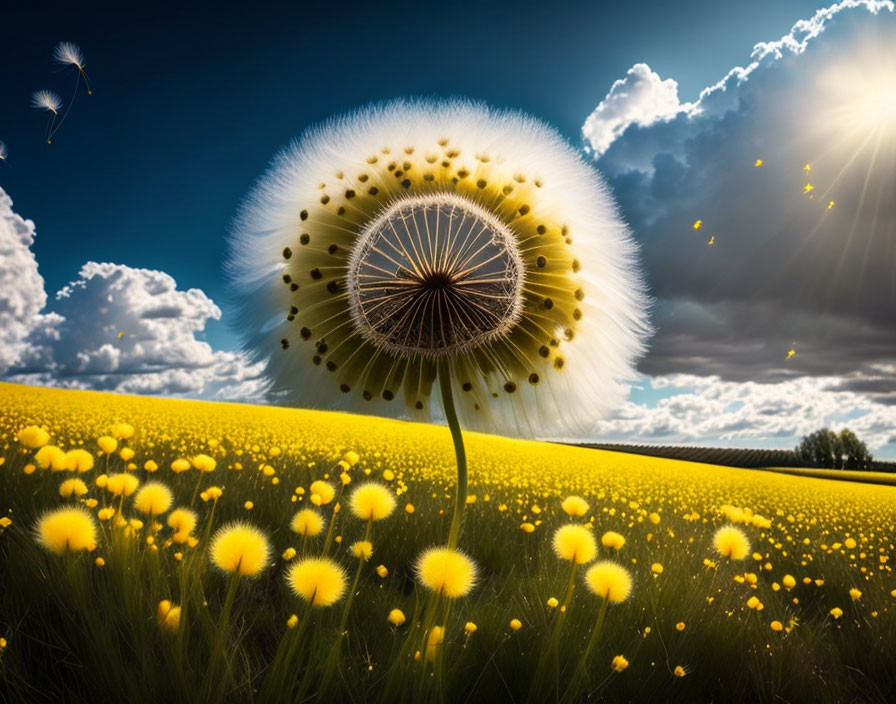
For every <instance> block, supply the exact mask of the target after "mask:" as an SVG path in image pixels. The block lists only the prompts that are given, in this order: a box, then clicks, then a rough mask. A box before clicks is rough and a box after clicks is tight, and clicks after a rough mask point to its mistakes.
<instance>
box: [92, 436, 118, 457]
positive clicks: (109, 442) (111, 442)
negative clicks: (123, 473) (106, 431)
mask: <svg viewBox="0 0 896 704" xmlns="http://www.w3.org/2000/svg"><path fill="white" fill-rule="evenodd" d="M96 444H97V447H99V448H100V449H101V450H102V451H103V452H105V453H106V454H107V455H111V454H112V453H113V452H115V450H117V449H118V440H116V439H115V438H113V437H110V436H109V435H103V436H102V437H99V438H97V439H96Z"/></svg>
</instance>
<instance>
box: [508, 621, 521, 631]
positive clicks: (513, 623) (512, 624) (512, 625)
mask: <svg viewBox="0 0 896 704" xmlns="http://www.w3.org/2000/svg"><path fill="white" fill-rule="evenodd" d="M509 626H510V630H511V631H518V630H520V629H521V628H522V627H523V623H522V621H520V620H519V619H518V618H512V619H510V624H509Z"/></svg>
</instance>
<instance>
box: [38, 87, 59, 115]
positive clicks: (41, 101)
mask: <svg viewBox="0 0 896 704" xmlns="http://www.w3.org/2000/svg"><path fill="white" fill-rule="evenodd" d="M31 107H34V108H37V109H39V110H49V111H50V112H52V113H57V112H59V110H60V109H61V108H62V98H60V97H59V96H58V95H56V93H54V92H53V91H51V90H39V91H37V92H35V93H34V94H32V96H31Z"/></svg>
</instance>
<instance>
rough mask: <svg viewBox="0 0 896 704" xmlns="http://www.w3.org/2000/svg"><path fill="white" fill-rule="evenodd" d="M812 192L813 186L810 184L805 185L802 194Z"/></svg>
mask: <svg viewBox="0 0 896 704" xmlns="http://www.w3.org/2000/svg"><path fill="white" fill-rule="evenodd" d="M814 190H815V186H813V185H812V184H811V183H807V184H806V185H805V186H803V193H811V192H812V191H814Z"/></svg>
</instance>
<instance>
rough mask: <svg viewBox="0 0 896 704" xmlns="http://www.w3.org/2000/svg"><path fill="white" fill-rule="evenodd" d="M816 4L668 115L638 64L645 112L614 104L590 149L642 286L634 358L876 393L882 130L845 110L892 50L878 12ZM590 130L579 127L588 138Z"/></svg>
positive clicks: (892, 237)
mask: <svg viewBox="0 0 896 704" xmlns="http://www.w3.org/2000/svg"><path fill="white" fill-rule="evenodd" d="M851 4H854V3H851ZM869 9H872V10H874V12H869V11H868V10H869ZM816 20H817V21H816V22H815V23H814V24H812V23H803V24H802V25H798V26H797V28H795V31H794V32H792V33H791V35H790V36H789V37H788V38H785V40H784V41H783V42H781V43H780V44H777V45H760V46H759V47H757V51H756V52H754V57H753V58H754V65H750V66H748V67H747V69H746V70H736V71H734V72H733V73H732V74H731V75H729V76H728V78H727V79H725V80H724V81H723V82H721V83H720V84H719V85H718V86H715V87H713V88H710V89H707V90H706V91H704V93H703V95H702V96H701V98H700V100H699V101H697V102H696V103H692V104H679V109H678V114H677V115H676V116H675V117H673V118H671V119H668V114H669V105H668V101H669V86H668V84H665V83H660V82H659V78H658V77H656V78H655V80H653V81H652V82H651V81H647V83H648V84H651V83H652V85H654V86H656V87H657V88H656V90H657V94H658V97H657V100H656V101H654V103H653V104H651V102H650V100H648V99H646V98H645V97H644V95H643V93H644V90H643V84H644V83H645V80H644V76H643V74H644V72H643V71H641V72H640V73H639V76H638V78H639V81H640V83H639V85H642V90H641V92H640V93H638V94H637V96H638V100H639V104H638V109H641V107H640V106H643V105H647V106H648V107H647V108H645V109H647V110H648V111H649V110H650V109H655V111H656V115H655V119H656V121H655V122H653V124H650V121H651V120H650V114H649V112H648V113H644V112H643V111H642V112H641V113H637V112H636V113H632V112H631V110H629V111H628V113H627V114H628V117H629V119H630V120H631V122H632V124H630V125H629V127H628V128H627V129H625V130H624V131H622V132H621V134H620V136H618V137H616V138H615V140H612V142H611V145H610V146H609V148H608V149H606V150H605V151H604V152H603V153H602V154H599V157H600V158H599V160H598V162H597V165H598V167H599V168H600V169H601V170H602V171H603V172H604V174H605V175H606V176H607V177H608V179H609V181H610V183H611V185H612V186H613V188H614V190H615V192H616V194H617V197H618V198H619V201H620V205H621V208H622V210H623V213H624V214H625V216H626V217H627V219H628V220H629V222H630V223H631V225H632V227H633V229H634V231H635V233H636V236H637V237H638V239H639V240H640V241H641V242H642V245H643V248H642V252H643V258H644V262H645V266H646V268H647V272H648V280H649V283H650V286H651V289H652V293H653V295H654V296H655V297H656V298H657V299H658V302H657V306H656V311H655V320H654V322H655V325H656V328H657V333H656V336H655V338H654V340H653V341H652V346H651V351H650V352H649V354H648V356H647V357H646V358H645V359H644V360H643V362H642V365H641V369H642V371H644V372H646V373H648V374H652V375H658V374H669V373H684V374H696V375H717V376H718V377H720V378H722V379H728V380H733V381H747V380H753V381H761V382H779V381H782V380H787V379H793V378H796V377H799V376H802V375H810V376H816V377H821V376H839V377H841V378H843V381H844V384H845V388H849V389H853V390H856V391H862V392H865V393H868V394H871V395H874V396H875V397H877V398H878V399H879V400H880V401H881V402H885V403H892V402H893V401H892V398H893V394H894V391H896V365H894V360H896V192H894V188H896V186H894V184H896V131H894V129H893V128H892V127H887V126H884V125H880V124H876V123H874V122H873V121H872V120H871V119H870V117H869V116H868V115H867V114H865V113H863V109H864V104H863V102H862V101H863V99H864V96H863V94H862V92H861V91H862V90H864V88H863V86H864V85H865V84H866V83H867V85H868V86H869V89H873V88H874V82H873V78H874V74H875V72H876V71H881V70H886V66H884V65H878V64H876V63H875V61H878V62H881V58H880V57H881V56H883V57H884V58H890V59H892V60H893V61H896V53H894V50H893V49H892V47H896V16H894V13H893V6H892V4H886V3H878V4H874V3H870V4H869V7H865V6H864V5H863V6H861V7H858V8H855V9H852V8H849V7H846V4H844V6H843V7H840V8H839V9H837V10H836V11H831V12H829V14H828V15H826V16H824V17H822V18H821V19H818V18H816ZM816 35H817V36H816ZM875 47H877V48H878V52H877V53H876V54H875V53H874V48H875ZM645 68H646V67H645ZM648 71H649V69H648ZM629 77H630V78H631V72H630V76H629ZM616 88H617V87H616V86H614V90H616ZM622 88H623V89H624V88H625V87H624V86H623V87H622ZM623 89H620V90H618V91H616V92H618V93H620V94H624V93H625V91H624V90H623ZM877 90H882V87H881V86H878V88H877ZM866 92H867V91H866ZM632 94H633V95H634V93H632ZM617 103H618V100H617ZM657 104H659V107H656V105H657ZM615 107H616V108H617V109H619V108H618V105H616V106H615ZM604 112H605V111H604ZM623 112H625V110H623ZM613 129H614V130H616V131H618V124H614V125H613ZM601 130H602V124H601V123H600V121H597V122H595V121H594V120H592V119H589V123H586V128H585V129H584V131H583V132H584V136H585V138H586V140H588V141H589V143H590V144H592V145H593V148H594V150H595V151H596V152H600V151H601V149H600V145H601V144H602V143H606V142H607V141H608V140H607V138H606V133H605V132H601ZM757 159H762V160H763V164H762V166H761V167H755V166H754V162H755V161H756V160H757ZM807 163H808V164H810V165H811V171H809V172H806V171H804V168H803V167H804V165H805V164H807ZM807 184H811V185H812V187H813V190H812V191H811V192H810V193H805V192H804V189H805V186H806V185H807ZM810 196H811V197H810ZM831 201H833V205H831V206H830V207H829V204H830V202H831ZM698 219H699V220H702V221H703V226H702V227H701V228H700V229H699V230H694V229H693V227H692V225H693V223H694V222H695V221H697V220H698ZM710 237H714V238H715V239H714V242H715V243H714V245H712V246H708V245H707V242H708V241H709V239H710ZM793 343H795V349H796V355H795V356H794V357H793V358H792V359H790V360H787V359H786V356H787V351H788V350H789V349H790V348H791V345H792V344H793Z"/></svg>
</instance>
